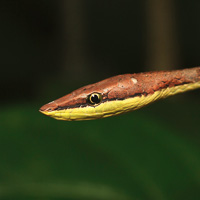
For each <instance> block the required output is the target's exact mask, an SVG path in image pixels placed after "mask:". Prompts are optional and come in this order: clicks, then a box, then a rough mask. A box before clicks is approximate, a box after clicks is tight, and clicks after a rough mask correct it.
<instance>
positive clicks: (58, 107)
mask: <svg viewBox="0 0 200 200" xmlns="http://www.w3.org/2000/svg"><path fill="white" fill-rule="evenodd" d="M197 88H200V67H195V68H190V69H182V70H174V71H155V72H144V73H137V74H124V75H118V76H114V77H111V78H108V79H105V80H103V81H100V82H97V83H94V84H91V85H87V86H84V87H82V88H79V89H77V90H75V91H73V92H72V93H70V94H68V95H66V96H64V97H61V98H59V99H57V100H55V101H52V102H50V103H48V104H46V105H44V106H42V107H41V108H40V112H42V113H43V114H45V115H48V116H50V117H53V118H55V119H58V120H66V121H74V120H92V119H98V118H104V117H109V116H113V115H119V114H122V113H125V112H129V111H132V110H136V109H139V108H141V107H143V106H145V105H147V104H149V103H152V102H154V101H156V100H158V99H161V98H166V97H168V96H172V95H175V94H178V93H182V92H186V91H189V90H194V89H197Z"/></svg>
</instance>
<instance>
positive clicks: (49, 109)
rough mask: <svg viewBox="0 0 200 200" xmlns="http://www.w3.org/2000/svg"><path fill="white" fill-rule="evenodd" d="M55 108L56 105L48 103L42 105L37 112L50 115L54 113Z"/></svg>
mask: <svg viewBox="0 0 200 200" xmlns="http://www.w3.org/2000/svg"><path fill="white" fill-rule="evenodd" d="M56 108H57V104H56V103H54V101H52V102H50V103H48V104H45V105H43V106H42V107H41V108H40V109H39V112H41V113H42V114H44V115H50V113H51V112H52V111H54V110H55V109H56Z"/></svg>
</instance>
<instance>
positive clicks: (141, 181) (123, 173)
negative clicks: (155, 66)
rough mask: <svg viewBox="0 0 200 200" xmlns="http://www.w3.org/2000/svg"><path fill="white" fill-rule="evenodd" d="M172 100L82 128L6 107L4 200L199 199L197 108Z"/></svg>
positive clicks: (1, 169)
mask: <svg viewBox="0 0 200 200" xmlns="http://www.w3.org/2000/svg"><path fill="white" fill-rule="evenodd" d="M183 96H184V95H183ZM173 101H174V99H173V98H172V100H165V101H160V102H157V103H156V104H153V105H151V106H149V107H147V108H144V109H142V110H138V111H135V112H132V113H129V114H126V115H121V116H117V117H112V118H107V119H102V120H95V121H83V122H65V121H56V120H54V119H51V118H48V117H46V116H44V115H42V114H40V113H39V112H38V107H39V106H38V104H35V103H34V102H33V103H32V104H29V105H28V104H19V105H16V106H8V105H7V106H5V107H2V108H1V113H0V133H1V134H0V160H1V164H0V199H2V200H10V199H20V200H23V199H38V200H40V199H45V200H50V199H56V200H62V199H66V200H68V199H69V200H70V199H73V200H76V199H98V200H104V199H106V200H107V199H120V200H126V199H141V200H151V199H152V200H168V199H169V200H173V199H174V200H177V199H180V200H183V199H193V200H194V199H199V198H200V191H199V187H200V147H199V141H200V140H199V138H200V135H198V136H195V134H197V133H199V117H198V115H199V113H200V107H199V103H198V102H197V101H195V100H192V99H185V100H184V101H181V102H180V103H178V104H177V103H176V102H177V101H174V102H173ZM194 136H195V137H194ZM197 138H198V139H197Z"/></svg>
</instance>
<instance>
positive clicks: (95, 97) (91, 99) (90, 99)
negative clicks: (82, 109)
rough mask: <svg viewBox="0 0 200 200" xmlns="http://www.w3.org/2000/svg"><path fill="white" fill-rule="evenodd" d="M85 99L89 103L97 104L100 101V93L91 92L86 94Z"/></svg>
mask: <svg viewBox="0 0 200 200" xmlns="http://www.w3.org/2000/svg"><path fill="white" fill-rule="evenodd" d="M87 100H88V103H89V104H91V105H95V104H99V103H101V101H102V95H101V94H99V93H92V94H90V95H89V96H88V99H87Z"/></svg>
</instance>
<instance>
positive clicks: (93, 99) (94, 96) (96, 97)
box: [91, 94, 99, 103]
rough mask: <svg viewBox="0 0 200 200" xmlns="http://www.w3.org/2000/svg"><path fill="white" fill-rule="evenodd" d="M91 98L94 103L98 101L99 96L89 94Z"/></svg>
mask: <svg viewBox="0 0 200 200" xmlns="http://www.w3.org/2000/svg"><path fill="white" fill-rule="evenodd" d="M91 100H92V102H94V103H99V97H98V96H97V95H96V94H94V95H93V96H91Z"/></svg>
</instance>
